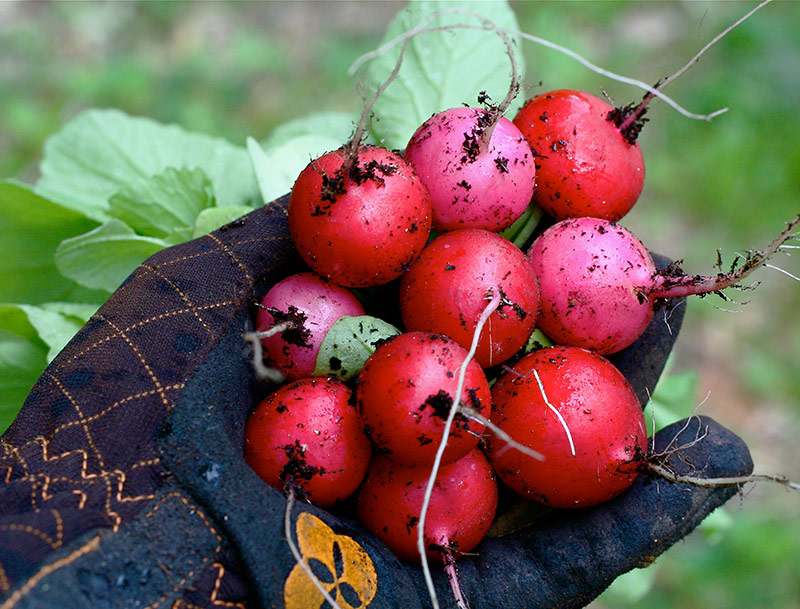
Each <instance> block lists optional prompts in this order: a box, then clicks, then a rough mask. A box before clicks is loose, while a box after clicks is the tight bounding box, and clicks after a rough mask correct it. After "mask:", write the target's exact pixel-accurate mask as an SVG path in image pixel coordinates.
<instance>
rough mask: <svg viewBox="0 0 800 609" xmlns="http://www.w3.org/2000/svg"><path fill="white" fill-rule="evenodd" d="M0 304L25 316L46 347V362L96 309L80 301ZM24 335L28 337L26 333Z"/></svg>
mask: <svg viewBox="0 0 800 609" xmlns="http://www.w3.org/2000/svg"><path fill="white" fill-rule="evenodd" d="M2 306H3V307H6V308H7V309H8V308H10V307H16V308H17V309H18V310H19V311H21V312H22V313H24V314H25V315H26V316H27V318H28V323H30V325H31V327H32V328H33V329H34V330H35V332H36V336H38V338H39V339H41V340H42V342H44V343H45V344H46V345H47V347H48V352H47V361H48V362H51V361H52V360H53V358H54V357H55V356H56V355H58V353H59V352H60V351H61V350H62V349H63V348H64V346H65V345H66V344H67V343H68V342H69V341H70V339H71V338H72V337H73V336H75V334H76V333H77V332H78V330H80V329H81V328H82V327H83V324H84V323H86V320H87V319H89V317H90V316H91V315H92V314H93V313H94V312H95V311H96V310H97V306H96V305H84V304H80V303H45V304H43V305H42V306H40V307H36V306H33V305H26V304H17V305H14V304H8V305H2ZM26 336H28V338H29V334H28V333H26Z"/></svg>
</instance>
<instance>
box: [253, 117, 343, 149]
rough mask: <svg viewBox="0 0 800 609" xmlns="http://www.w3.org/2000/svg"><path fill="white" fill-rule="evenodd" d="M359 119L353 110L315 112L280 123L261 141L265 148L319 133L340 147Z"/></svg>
mask: <svg viewBox="0 0 800 609" xmlns="http://www.w3.org/2000/svg"><path fill="white" fill-rule="evenodd" d="M358 121H359V116H358V114H354V113H351V112H315V113H313V114H309V115H308V116H304V117H302V118H296V119H294V120H291V121H289V122H286V123H283V124H282V125H278V126H277V127H275V129H273V130H272V131H271V132H270V134H269V135H268V136H267V138H266V139H265V140H264V141H263V142H261V145H262V146H263V147H264V149H265V150H268V149H270V148H273V147H275V146H280V145H282V144H286V143H288V142H289V141H290V140H293V139H295V138H296V137H299V136H303V135H318V136H321V137H324V138H328V139H333V140H336V141H337V142H338V143H337V144H336V146H335V148H338V147H339V146H341V145H342V144H344V143H345V142H346V141H347V140H349V139H350V136H351V135H353V131H355V128H356V124H357V123H358Z"/></svg>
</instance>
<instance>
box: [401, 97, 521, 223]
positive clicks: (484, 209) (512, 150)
mask: <svg viewBox="0 0 800 609" xmlns="http://www.w3.org/2000/svg"><path fill="white" fill-rule="evenodd" d="M405 157H406V159H407V160H408V161H409V162H410V163H411V164H412V165H413V166H414V169H415V170H416V172H417V173H418V174H419V176H420V178H421V179H422V181H423V183H424V184H425V186H427V188H428V191H429V192H430V195H431V206H432V210H433V228H434V229H435V230H437V231H448V230H455V229H459V228H482V229H485V230H490V231H494V232H497V231H500V230H502V229H504V228H506V227H508V226H510V225H511V224H512V223H513V222H514V221H515V220H516V219H517V218H519V217H520V216H521V215H522V213H523V212H524V211H525V209H526V208H527V207H528V205H529V203H530V201H531V196H532V195H533V181H534V173H535V168H534V164H533V157H532V155H531V151H530V148H529V147H528V144H527V143H526V141H525V137H524V136H523V135H522V133H521V132H520V131H519V129H517V127H515V126H514V124H513V123H512V122H511V121H509V120H508V119H506V118H502V117H496V116H495V115H494V113H493V112H490V111H489V110H486V109H483V108H466V107H460V108H452V109H450V110H445V111H444V112H440V113H439V114H436V115H434V116H432V117H431V118H429V119H428V120H427V121H425V122H424V123H423V124H422V125H421V126H420V127H419V128H418V129H417V131H416V132H415V133H414V135H412V136H411V140H410V141H409V142H408V145H407V147H406V151H405Z"/></svg>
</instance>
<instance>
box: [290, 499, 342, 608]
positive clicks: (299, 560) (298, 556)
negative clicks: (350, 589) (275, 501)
mask: <svg viewBox="0 0 800 609" xmlns="http://www.w3.org/2000/svg"><path fill="white" fill-rule="evenodd" d="M294 501H295V498H294V491H291V490H290V491H289V494H288V495H287V497H286V511H285V512H284V517H283V531H284V535H286V544H287V545H288V546H289V551H290V552H291V553H292V556H293V557H294V559H295V561H296V562H297V564H298V565H300V567H301V568H302V569H303V571H305V572H306V575H308V578H309V579H310V580H311V583H313V584H314V586H316V588H317V589H318V590H319V591H320V593H322V596H323V597H324V598H325V600H326V601H328V604H329V605H330V606H331V609H342V608H341V607H340V606H339V604H338V603H337V602H336V601H335V600H334V599H333V597H332V596H331V595H330V594H329V593H328V591H327V590H325V587H324V586H323V585H322V582H321V581H319V578H318V577H317V576H316V575H314V572H313V571H312V570H311V567H309V566H308V563H306V561H305V560H303V556H302V555H301V554H300V550H299V549H298V548H297V546H296V545H295V543H294V540H293V539H292V509H293V508H294Z"/></svg>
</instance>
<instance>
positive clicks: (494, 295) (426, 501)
mask: <svg viewBox="0 0 800 609" xmlns="http://www.w3.org/2000/svg"><path fill="white" fill-rule="evenodd" d="M490 294H491V299H490V300H489V304H487V305H486V308H485V309H484V310H483V313H481V316H480V317H479V318H478V322H477V323H476V324H475V331H474V332H473V335H472V344H471V345H470V348H469V351H468V352H467V356H466V357H465V358H464V361H463V362H462V363H461V367H460V368H459V371H458V383H457V384H456V391H455V395H454V396H453V403H452V404H451V405H450V411H449V412H448V413H447V420H446V421H445V424H444V431H443V432H442V440H441V442H439V448H438V450H437V451H436V456H435V457H434V459H433V465H432V466H431V474H430V476H429V478H428V485H427V487H426V488H425V495H424V497H423V501H422V509H421V510H420V513H419V521H418V522H417V551H418V552H419V556H420V562H421V563H422V574H423V575H424V577H425V585H426V586H427V588H428V594H429V595H430V598H431V607H432V609H439V598H438V597H437V596H436V588H435V587H434V585H433V577H432V576H431V568H430V565H429V564H428V556H427V553H426V552H425V517H426V516H427V514H428V507H429V506H430V503H431V495H432V494H433V486H434V484H435V483H436V476H437V475H438V473H439V467H440V466H441V463H442V455H443V454H444V451H445V448H446V447H447V439H448V437H450V429H451V428H452V426H453V420H454V419H455V416H456V413H457V412H458V407H459V402H460V401H461V393H462V392H463V391H464V382H465V379H466V376H467V366H468V365H469V363H470V362H471V361H472V358H473V357H475V351H477V349H478V340H480V336H481V332H482V331H483V327H484V326H485V325H486V322H487V320H488V319H489V316H490V315H491V314H492V313H494V312H495V310H496V309H497V307H498V306H500V290H490Z"/></svg>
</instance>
